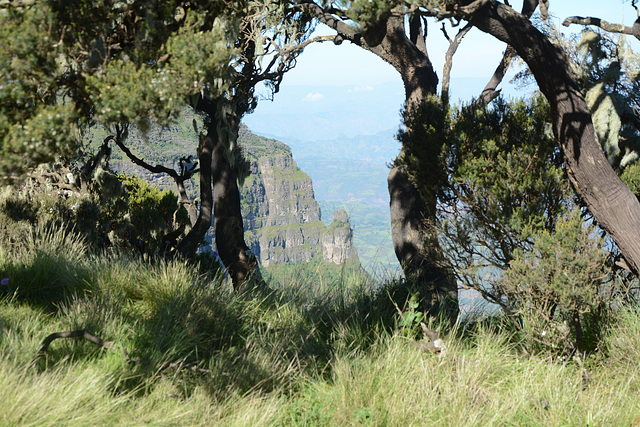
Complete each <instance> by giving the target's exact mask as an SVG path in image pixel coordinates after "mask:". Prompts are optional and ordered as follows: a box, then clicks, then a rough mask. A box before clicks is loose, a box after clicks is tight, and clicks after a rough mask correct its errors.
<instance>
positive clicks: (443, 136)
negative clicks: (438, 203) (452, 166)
mask: <svg viewBox="0 0 640 427" xmlns="http://www.w3.org/2000/svg"><path fill="white" fill-rule="evenodd" d="M403 120H404V123H405V125H406V127H407V131H401V132H400V134H399V135H398V139H399V140H400V142H402V146H403V147H405V150H404V151H403V152H401V153H400V156H399V157H398V158H397V159H396V162H399V163H402V164H403V165H406V167H407V172H408V174H409V177H410V179H411V180H412V181H413V182H415V183H416V186H417V187H418V189H419V190H420V194H421V196H422V198H423V200H424V202H425V204H426V205H427V206H433V205H435V198H437V197H439V196H441V195H442V194H443V193H442V190H443V187H444V185H445V183H446V180H447V176H446V171H445V168H444V165H443V160H444V156H443V153H444V150H445V147H446V146H447V138H448V135H447V132H448V129H449V127H450V125H451V124H450V116H449V115H448V114H447V110H446V108H445V106H444V105H443V104H442V102H441V101H440V98H438V97H437V96H435V95H429V96H428V97H426V98H425V99H424V100H423V102H422V104H421V105H420V106H419V107H418V108H417V109H416V110H415V111H414V112H412V113H411V114H410V115H407V113H405V115H404V117H403Z"/></svg>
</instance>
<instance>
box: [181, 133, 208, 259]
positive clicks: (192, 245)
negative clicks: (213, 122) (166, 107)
mask: <svg viewBox="0 0 640 427" xmlns="http://www.w3.org/2000/svg"><path fill="white" fill-rule="evenodd" d="M214 138H215V139H217V134H215V130H214V131H213V135H212V131H211V130H209V131H208V133H207V135H206V136H205V135H203V134H202V133H201V134H200V144H199V145H198V162H199V163H200V212H199V213H198V219H197V220H196V223H195V224H194V225H193V227H192V228H191V230H189V233H187V235H186V236H185V237H184V238H183V239H182V240H181V241H180V243H178V247H177V251H178V252H179V253H181V254H182V255H184V256H186V257H192V256H193V255H195V253H196V251H197V250H198V247H199V246H200V243H202V241H203V240H204V236H205V235H206V234H207V231H208V230H209V228H211V211H212V209H213V194H212V187H211V156H212V153H213V146H214Z"/></svg>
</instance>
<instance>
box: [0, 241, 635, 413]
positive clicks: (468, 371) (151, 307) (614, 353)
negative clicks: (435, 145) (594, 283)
mask: <svg viewBox="0 0 640 427" xmlns="http://www.w3.org/2000/svg"><path fill="white" fill-rule="evenodd" d="M41 236H42V235H41ZM14 249H15V250H14ZM0 274H1V275H2V276H3V277H2V278H5V277H7V278H9V279H10V284H9V285H6V286H5V285H2V288H0V293H1V294H0V357H1V358H2V361H3V363H2V364H0V414H1V415H0V424H2V425H38V426H40V425H82V426H85V425H149V424H152V425H238V426H244V425H265V426H271V425H314V426H315V425H327V426H329V425H461V426H464V425H470V426H473V425H532V426H534V425H535V426H538V425H632V424H633V423H634V422H636V421H637V420H638V418H639V417H640V314H639V313H638V311H637V310H635V309H626V308H625V309H621V310H620V311H619V312H618V313H617V314H616V322H615V323H614V324H613V325H612V326H611V328H610V329H609V332H608V335H607V341H606V342H605V343H604V344H603V346H602V347H601V348H602V351H601V352H599V353H596V354H594V355H591V356H589V357H588V358H587V359H586V360H584V361H583V360H580V361H576V360H573V359H569V360H563V359H552V358H551V357H550V356H545V355H544V354H538V355H529V354H527V353H526V352H525V351H524V350H523V348H522V347H521V346H520V345H519V341H518V337H517V335H514V333H513V332H511V331H509V330H507V329H506V328H504V327H501V326H500V325H501V323H500V321H499V319H498V320H494V321H490V322H487V321H483V322H478V323H475V324H473V323H466V324H462V325H459V326H458V327H457V328H454V330H453V331H449V335H448V336H447V337H445V341H446V345H447V349H446V351H445V352H444V353H443V354H442V355H440V356H437V355H434V354H427V353H423V352H421V351H419V350H418V349H416V348H415V347H414V346H412V345H411V344H410V338H409V337H412V336H413V334H412V333H410V332H409V331H407V330H402V329H400V328H399V327H398V326H397V317H396V316H397V309H396V307H395V305H394V304H393V303H391V301H390V298H391V297H393V298H396V299H397V301H396V302H397V303H398V306H399V307H400V308H402V307H403V305H402V298H404V294H402V292H399V291H397V292H395V293H394V290H393V289H397V288H393V287H394V286H395V287H397V286H398V283H396V282H393V283H389V285H388V286H389V288H388V289H384V288H383V289H381V290H379V291H376V292H373V291H370V290H368V288H367V287H366V286H362V285H357V284H352V283H348V282H346V281H345V282H342V283H339V284H336V285H335V286H334V287H333V288H331V287H324V288H315V289H314V287H313V284H309V283H292V284H290V285H289V286H288V287H286V288H281V289H278V290H277V291H276V292H275V293H274V294H273V295H271V296H267V297H264V296H262V297H254V298H237V297H235V296H234V295H233V294H232V293H231V292H230V287H229V284H228V283H227V282H226V281H225V279H224V278H223V277H221V276H216V275H209V274H205V273H203V272H199V271H198V270H197V269H196V268H194V267H193V266H192V265H191V264H189V263H186V262H182V261H164V260H149V259H142V258H138V257H133V256H131V255H124V254H117V253H111V254H109V253H105V254H102V255H91V254H88V253H87V252H86V251H84V250H83V248H82V242H81V241H80V240H77V239H76V238H75V237H74V236H73V235H71V234H68V235H66V237H65V236H60V235H57V234H56V233H54V234H53V235H51V239H49V240H47V241H45V240H43V239H42V238H40V239H38V238H34V239H31V240H29V239H25V240H23V241H22V242H20V243H19V247H16V248H8V247H7V246H6V245H4V246H3V247H2V248H0ZM387 291H388V292H387ZM77 329H87V330H89V331H91V332H92V333H93V334H95V335H97V336H99V337H101V338H103V339H105V340H108V341H111V342H113V343H114V345H115V348H114V349H107V348H102V347H99V346H97V345H95V344H93V343H90V342H88V341H85V340H79V339H60V340H55V341H54V342H52V343H51V345H50V347H49V349H48V350H47V352H46V354H40V355H39V354H38V350H39V349H40V346H41V342H42V340H43V339H44V338H45V337H46V336H47V335H49V334H50V333H53V332H60V331H70V330H77ZM418 329H419V328H418ZM418 329H416V330H418ZM125 352H126V354H127V355H128V356H129V360H127V357H126V356H125Z"/></svg>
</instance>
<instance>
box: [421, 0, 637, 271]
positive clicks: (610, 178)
mask: <svg viewBox="0 0 640 427" xmlns="http://www.w3.org/2000/svg"><path fill="white" fill-rule="evenodd" d="M456 6H458V7H454V8H453V9H452V11H451V12H448V11H438V10H434V9H433V8H427V9H428V10H427V11H428V12H429V13H431V14H433V15H436V14H440V16H442V17H444V16H445V15H449V16H451V17H455V18H458V19H465V20H467V21H469V22H470V23H472V24H473V25H474V26H476V27H477V28H479V29H481V30H482V31H485V32H487V33H489V34H491V35H493V36H494V37H496V38H498V39H500V40H502V41H504V42H505V43H508V44H509V45H511V46H513V48H514V49H515V50H516V52H517V53H518V55H519V56H520V57H521V58H522V59H523V60H524V61H525V62H526V63H527V64H528V66H529V68H530V69H531V72H532V74H533V75H534V77H535V78H536V81H537V82H538V86H539V87H540V90H541V91H542V93H543V94H544V95H545V97H546V98H547V100H548V101H549V104H550V106H551V111H552V117H553V131H554V135H555V137H556V140H557V142H558V145H559V146H560V147H561V149H562V152H563V155H564V160H565V165H566V168H567V172H568V175H569V179H570V180H571V182H572V184H573V185H574V186H575V188H576V190H577V191H578V193H579V194H580V196H581V197H582V200H584V202H585V203H586V205H587V207H588V208H589V210H590V212H591V213H592V214H593V215H594V217H595V218H596V219H597V221H598V223H599V225H600V226H601V227H602V228H603V229H604V230H606V231H607V233H608V234H609V235H610V236H611V238H612V239H613V240H614V241H615V242H616V244H617V246H618V248H619V249H620V251H621V253H622V254H623V256H624V257H625V259H626V261H627V263H628V264H629V267H630V268H631V270H632V271H633V272H634V273H635V274H636V275H637V274H638V273H640V231H638V227H637V224H639V223H640V222H639V221H640V203H639V202H638V200H637V199H636V197H635V196H634V195H633V193H632V192H631V191H630V190H629V188H628V187H626V186H625V185H624V183H623V182H622V181H621V180H620V178H619V177H618V176H617V175H616V173H615V172H614V170H613V169H612V168H611V166H610V165H609V163H608V161H607V159H606V157H605V156H604V154H603V152H602V149H601V147H600V144H599V141H598V139H597V136H596V133H595V129H594V126H593V122H592V120H591V113H590V110H589V108H588V105H587V103H586V102H585V100H584V97H583V95H582V93H581V92H580V88H579V86H578V83H577V81H576V78H575V75H574V73H573V72H572V69H571V66H570V61H569V59H568V57H567V55H566V53H565V52H564V51H563V50H562V49H561V48H560V47H558V46H557V45H554V44H553V43H552V42H551V40H550V39H549V37H547V36H545V35H544V34H543V33H542V32H540V31H539V30H538V29H537V28H536V27H535V26H534V25H533V24H532V23H531V21H530V20H529V19H528V18H527V17H525V16H523V15H521V14H519V13H517V12H516V11H514V10H513V9H512V8H510V7H509V6H507V5H505V4H502V3H499V2H496V1H495V0H488V1H464V2H456ZM443 12H446V13H444V14H443Z"/></svg>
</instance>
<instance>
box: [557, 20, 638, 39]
mask: <svg viewBox="0 0 640 427" xmlns="http://www.w3.org/2000/svg"><path fill="white" fill-rule="evenodd" d="M571 24H578V25H593V26H594V27H598V28H601V29H603V30H604V31H606V32H608V33H618V34H628V35H630V36H633V37H635V38H637V39H638V40H640V18H638V19H637V20H636V22H634V23H633V25H632V26H630V27H629V26H625V25H622V24H612V23H611V22H607V21H605V20H603V19H600V18H594V17H591V16H589V17H586V18H584V17H582V16H570V17H568V18H567V19H565V20H564V21H563V22H562V25H564V26H565V27H568V26H569V25H571Z"/></svg>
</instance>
